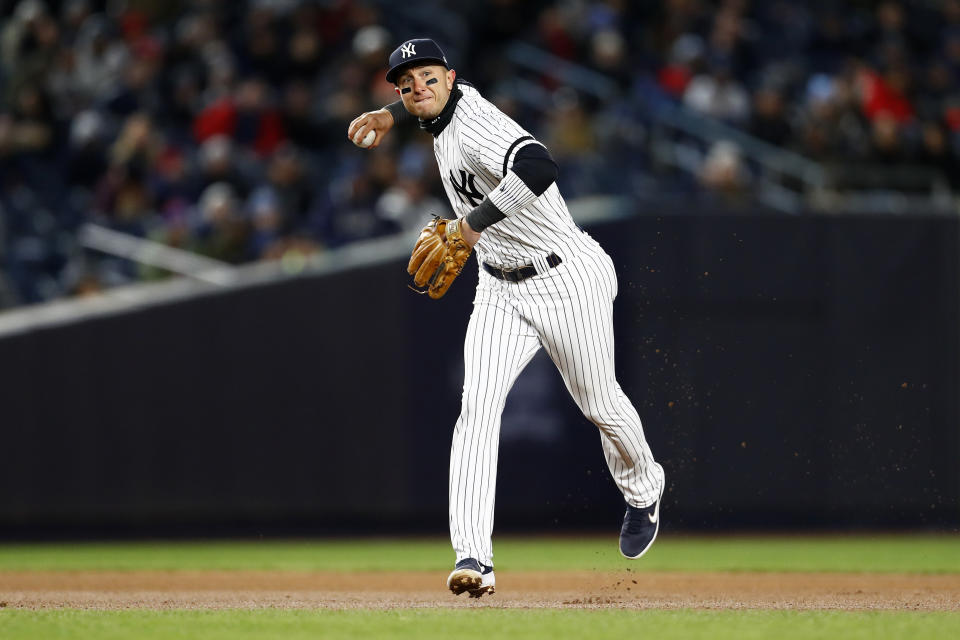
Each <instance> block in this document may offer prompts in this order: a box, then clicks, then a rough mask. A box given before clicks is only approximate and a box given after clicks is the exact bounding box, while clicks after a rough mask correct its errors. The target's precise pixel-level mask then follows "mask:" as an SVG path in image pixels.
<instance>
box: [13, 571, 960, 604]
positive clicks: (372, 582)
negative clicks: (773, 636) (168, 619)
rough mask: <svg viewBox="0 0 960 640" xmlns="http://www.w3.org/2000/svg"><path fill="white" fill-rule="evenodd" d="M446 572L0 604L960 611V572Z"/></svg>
mask: <svg viewBox="0 0 960 640" xmlns="http://www.w3.org/2000/svg"><path fill="white" fill-rule="evenodd" d="M445 578H446V576H445V575H439V574H437V573H433V572H430V573H426V572H424V573H382V572H379V573H336V572H316V573H308V572H285V571H122V572H121V571H116V572H107V571H97V572H89V571H69V572H27V571H14V572H0V607H10V608H24V609H47V608H59V607H70V608H84V609H136V608H148V609H224V608H263V607H269V608H297V609H315V608H336V609H354V608H376V609H394V608H407V607H464V606H473V607H491V606H492V607H501V608H547V607H549V608H636V609H677V608H695V609H843V610H870V609H902V610H921V611H957V610H960V575H921V574H866V573H861V574H849V573H846V574H838V573H750V572H736V573H691V572H639V573H637V572H618V573H601V572H595V571H574V572H507V571H504V572H502V573H501V572H498V576H497V582H498V584H497V593H496V594H494V595H492V596H484V597H483V598H482V599H480V600H470V599H469V598H467V596H465V595H464V596H460V597H459V598H456V597H454V596H452V595H451V594H450V593H449V592H447V591H446V590H445V589H444V580H445Z"/></svg>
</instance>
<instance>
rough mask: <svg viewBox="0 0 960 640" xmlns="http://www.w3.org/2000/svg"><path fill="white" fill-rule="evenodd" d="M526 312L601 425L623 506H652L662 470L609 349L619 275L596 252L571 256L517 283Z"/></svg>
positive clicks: (570, 385)
mask: <svg viewBox="0 0 960 640" xmlns="http://www.w3.org/2000/svg"><path fill="white" fill-rule="evenodd" d="M520 286H521V287H523V290H522V294H523V295H522V299H523V300H524V307H523V308H524V312H525V315H527V317H528V318H530V320H531V322H532V323H533V324H534V326H536V327H537V330H538V331H539V333H540V339H541V342H542V343H543V346H544V348H545V349H546V350H547V353H549V355H550V357H551V359H552V360H553V362H554V363H555V364H556V366H557V368H558V369H559V370H560V373H561V375H562V376H563V380H564V382H565V384H566V386H567V389H568V390H569V392H570V394H571V395H572V396H573V399H574V401H576V403H577V405H578V406H579V407H580V409H581V411H583V413H584V415H585V416H586V417H587V418H588V419H589V420H590V421H591V422H593V423H594V424H595V425H597V427H598V428H599V430H600V433H601V436H602V437H601V439H602V442H603V451H604V456H605V457H606V461H607V466H608V467H609V469H610V473H611V475H612V476H613V480H614V482H616V484H617V487H618V488H619V489H620V491H621V493H622V494H623V497H624V499H625V500H626V502H627V504H629V505H632V506H633V507H646V506H648V505H651V504H653V503H655V502H656V501H657V500H658V499H659V497H660V494H661V492H662V489H663V484H664V475H663V468H662V467H661V466H660V465H659V464H657V463H656V462H655V460H654V458H653V453H652V452H651V451H650V447H649V445H648V444H647V441H646V439H645V438H644V434H643V426H642V424H641V422H640V416H639V415H638V413H637V410H636V409H635V408H634V406H633V403H631V402H630V400H629V399H628V398H627V397H626V395H625V394H624V393H623V390H622V389H621V388H620V384H619V383H618V382H617V379H616V373H615V370H614V350H613V300H614V298H615V297H616V294H617V281H616V272H615V271H614V268H613V263H612V262H611V260H610V258H609V257H608V256H607V255H606V254H605V253H603V251H602V250H598V251H597V252H596V253H593V252H591V253H586V254H582V255H580V256H574V257H572V258H571V259H570V260H566V259H565V260H564V262H563V263H562V264H561V265H559V266H558V267H556V268H555V269H552V270H551V271H550V272H548V273H546V274H544V275H543V276H540V277H535V278H531V279H529V280H527V281H524V282H523V283H521V284H520Z"/></svg>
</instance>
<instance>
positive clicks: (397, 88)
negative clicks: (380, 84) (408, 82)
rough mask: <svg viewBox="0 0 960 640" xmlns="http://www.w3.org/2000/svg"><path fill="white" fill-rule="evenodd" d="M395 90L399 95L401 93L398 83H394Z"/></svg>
mask: <svg viewBox="0 0 960 640" xmlns="http://www.w3.org/2000/svg"><path fill="white" fill-rule="evenodd" d="M393 90H394V91H396V92H397V95H398V96H399V95H400V87H398V86H397V85H393Z"/></svg>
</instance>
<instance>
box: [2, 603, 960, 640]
mask: <svg viewBox="0 0 960 640" xmlns="http://www.w3.org/2000/svg"><path fill="white" fill-rule="evenodd" d="M958 633H960V614H957V613H916V612H869V613H866V612H849V613H844V612H836V611H811V612H791V611H690V610H679V611H621V610H595V611H586V610H567V611H557V610H504V609H491V608H483V609H477V608H470V609H463V610H435V609H414V610H395V611H278V610H258V611H110V612H103V611H75V610H57V611H9V610H0V637H2V638H4V640H35V639H37V638H45V639H46V638H49V639H60V640H72V639H75V638H76V639H79V638H98V639H100V640H112V639H117V640H121V639H122V640H129V639H131V638H138V639H143V640H160V639H161V638H163V639H166V638H191V639H194V640H228V639H229V640H244V639H252V638H271V639H272V638H283V639H284V640H301V639H302V640H307V639H309V640H317V639H320V638H377V639H379V638H404V639H405V638H410V639H411V640H413V639H417V640H430V639H432V638H443V639H444V640H448V639H449V638H451V637H456V638H457V639H458V640H469V639H471V638H478V639H483V640H489V639H490V638H497V639H501V638H502V639H511V638H517V639H523V640H530V639H532V638H550V639H551V640H556V639H558V638H591V639H594V638H616V639H618V640H622V639H623V638H656V639H657V640H673V639H675V638H676V639H680V638H693V639H696V638H705V639H706V638H709V639H711V640H727V639H731V640H732V639H738V640H740V639H745V640H749V639H751V638H758V639H759V638H778V639H779V638H784V639H787V640H789V639H793V638H844V640H857V639H861V638H862V639H863V640H867V639H871V640H873V639H882V638H910V639H911V640H913V639H914V638H924V639H925V640H927V639H931V638H956V637H958V635H957V634H958Z"/></svg>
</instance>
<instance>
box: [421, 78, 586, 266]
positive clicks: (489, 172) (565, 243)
mask: <svg viewBox="0 0 960 640" xmlns="http://www.w3.org/2000/svg"><path fill="white" fill-rule="evenodd" d="M457 87H459V88H460V90H461V91H462V92H463V97H462V98H460V100H459V102H457V105H456V108H455V109H454V112H453V116H452V117H451V119H450V122H449V123H447V126H446V127H444V129H443V131H441V132H440V135H439V136H437V137H435V138H434V140H433V150H434V153H435V154H436V156H437V165H438V166H439V168H440V177H441V179H442V180H443V188H444V189H445V190H446V192H447V198H448V199H449V200H450V204H451V206H452V207H453V212H454V214H455V215H456V217H458V218H459V217H462V216H465V215H466V214H468V213H470V211H472V210H473V209H474V207H476V206H477V205H479V204H480V203H481V202H482V201H483V198H484V197H485V196H486V195H487V194H488V193H490V191H492V190H493V189H495V188H496V187H497V185H498V184H499V183H500V180H502V179H503V177H504V175H505V174H506V173H507V172H509V170H510V168H511V167H512V166H513V161H514V158H515V157H516V154H517V151H519V150H520V149H521V148H523V147H525V146H526V145H528V144H541V143H540V142H538V141H537V140H535V139H534V138H533V136H531V135H530V134H529V133H528V132H527V131H525V130H524V129H523V127H521V126H520V125H518V124H517V123H516V122H514V121H513V120H512V119H511V118H510V117H509V116H507V115H506V114H504V113H503V112H502V111H500V110H499V109H498V108H497V107H496V106H494V105H493V104H492V103H491V102H489V101H488V100H486V99H485V98H484V97H483V96H481V95H480V93H479V92H478V91H477V90H476V89H475V88H474V87H472V86H470V85H465V84H461V83H457ZM591 245H592V246H595V242H594V240H593V239H592V238H590V237H589V236H588V235H587V234H586V233H584V232H583V231H582V230H581V229H580V228H579V227H578V226H577V225H576V223H575V222H574V221H573V218H572V217H571V216H570V211H569V210H568V209H567V204H566V202H564V200H563V197H562V196H561V195H560V190H559V189H558V188H557V184H556V183H553V184H552V185H550V187H549V188H548V189H547V190H546V191H544V192H543V194H541V195H540V197H539V198H537V199H536V200H535V201H534V202H533V204H531V205H529V206H527V207H526V208H524V209H521V210H520V211H519V212H517V213H515V214H513V215H512V216H509V217H507V218H504V219H503V220H501V221H500V222H497V223H496V224H493V225H491V226H489V227H487V228H486V229H485V230H484V232H483V234H482V235H481V236H480V240H479V242H477V245H476V247H475V251H476V252H477V257H478V258H479V259H480V261H482V262H488V263H490V264H493V265H498V266H501V267H515V266H518V265H523V264H529V263H531V262H539V260H537V259H542V258H544V257H546V256H548V255H550V254H551V253H556V254H557V255H559V256H560V257H561V258H570V257H572V256H573V255H574V254H576V253H578V252H580V251H581V250H586V249H588V248H590V247H591Z"/></svg>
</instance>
